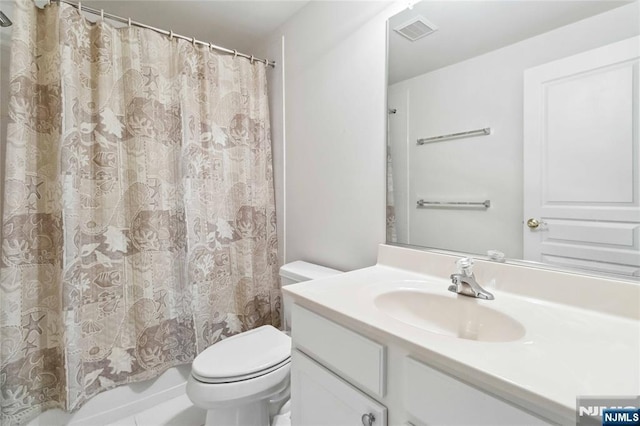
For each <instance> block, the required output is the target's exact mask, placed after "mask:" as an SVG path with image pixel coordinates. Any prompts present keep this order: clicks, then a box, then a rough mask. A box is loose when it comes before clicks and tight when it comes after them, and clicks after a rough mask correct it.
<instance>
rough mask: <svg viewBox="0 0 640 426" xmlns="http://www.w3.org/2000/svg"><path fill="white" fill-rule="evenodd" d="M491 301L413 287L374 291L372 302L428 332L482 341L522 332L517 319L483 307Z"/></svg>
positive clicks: (500, 339) (517, 335)
mask: <svg viewBox="0 0 640 426" xmlns="http://www.w3.org/2000/svg"><path fill="white" fill-rule="evenodd" d="M490 303H491V302H487V301H483V300H479V299H474V298H471V297H466V296H455V295H453V294H452V296H448V295H447V296H443V295H438V294H434V293H430V292H427V291H420V290H417V289H413V288H408V289H407V288H405V289H395V290H392V291H387V292H384V293H381V294H378V295H377V296H376V297H375V298H374V304H375V306H376V307H377V308H378V309H379V310H381V311H383V312H384V313H385V314H387V315H389V316H390V317H392V318H395V319H396V320H398V321H401V322H403V323H405V324H409V325H411V326H413V327H417V328H420V329H423V330H426V331H429V332H432V333H437V334H441V335H445V336H450V337H455V338H459V339H467V340H477V341H483V342H510V341H514V340H518V339H520V338H521V337H523V336H524V334H525V329H524V327H523V326H522V324H520V323H519V322H518V321H516V320H515V319H513V318H511V317H510V316H508V315H505V314H503V313H501V312H498V311H496V310H494V309H491V308H489V307H487V305H488V304H490Z"/></svg>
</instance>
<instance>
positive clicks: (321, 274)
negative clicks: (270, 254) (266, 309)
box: [280, 260, 342, 332]
mask: <svg viewBox="0 0 640 426" xmlns="http://www.w3.org/2000/svg"><path fill="white" fill-rule="evenodd" d="M341 273H342V271H338V270H336V269H331V268H327V267H325V266H320V265H315V264H313V263H308V262H303V261H301V260H296V261H295V262H291V263H287V264H286V265H282V267H280V282H281V283H282V286H283V287H284V286H286V285H289V284H296V283H300V282H303V281H311V280H319V279H320V278H326V277H331V276H333V275H337V274H341ZM284 330H285V331H286V332H289V331H290V330H291V300H289V298H288V297H286V296H285V297H284Z"/></svg>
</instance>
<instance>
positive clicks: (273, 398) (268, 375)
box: [187, 261, 341, 426]
mask: <svg viewBox="0 0 640 426" xmlns="http://www.w3.org/2000/svg"><path fill="white" fill-rule="evenodd" d="M340 273H341V272H340V271H336V270H335V269H329V268H325V267H323V266H319V265H314V264H311V263H307V262H302V261H297V262H292V263H288V264H286V265H284V266H282V267H281V268H280V277H281V280H282V285H283V286H285V285H289V284H294V283H298V282H302V281H309V280H316V279H320V278H324V277H328V276H332V275H336V274H340ZM284 319H285V330H289V327H290V323H291V310H290V303H289V301H288V300H285V301H284ZM290 363H291V338H290V337H289V336H288V335H287V334H285V333H283V332H282V331H280V330H278V329H276V328H274V327H272V326H270V325H265V326H262V327H258V328H256V329H253V330H249V331H245V332H244V333H240V334H237V335H235V336H232V337H229V338H227V339H225V340H223V341H220V342H218V343H216V344H214V345H212V346H210V347H208V348H207V349H205V350H204V351H203V352H202V353H201V354H200V355H198V356H197V357H196V359H195V360H194V361H193V365H192V367H191V376H190V377H189V380H188V381H187V395H188V396H189V398H190V399H191V401H192V402H193V404H194V405H195V406H197V407H200V408H204V409H205V410H207V421H206V423H205V424H206V426H240V425H252V426H269V424H270V419H271V416H272V415H273V414H275V412H277V410H278V409H279V408H280V406H282V405H283V404H284V403H285V402H286V401H287V400H288V399H289V371H290Z"/></svg>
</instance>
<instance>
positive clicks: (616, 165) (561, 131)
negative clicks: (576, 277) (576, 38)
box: [523, 37, 640, 276]
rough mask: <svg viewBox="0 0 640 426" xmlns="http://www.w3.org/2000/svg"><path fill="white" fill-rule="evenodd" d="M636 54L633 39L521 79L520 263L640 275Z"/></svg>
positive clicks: (639, 40) (639, 41) (638, 46)
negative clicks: (530, 221) (531, 225)
mask: <svg viewBox="0 0 640 426" xmlns="http://www.w3.org/2000/svg"><path fill="white" fill-rule="evenodd" d="M639 52H640V37H633V38H630V39H627V40H623V41H621V42H618V43H613V44H610V45H607V46H604V47H601V48H598V49H594V50H590V51H587V52H584V53H581V54H578V55H575V56H570V57H568V58H564V59H561V60H558V61H554V62H551V63H549V64H545V65H541V66H539V67H535V68H531V69H529V70H527V71H525V75H524V214H525V216H524V218H523V224H524V225H523V228H524V258H525V259H526V260H533V261H538V262H547V263H552V264H557V265H562V266H574V267H587V268H588V269H591V270H597V271H601V272H608V273H615V274H622V275H627V276H640V245H639V244H640V243H639V232H638V229H640V228H639V227H640V179H639V161H640V150H639V145H638V123H639V121H640V120H639V110H638V87H639V86H638V66H639V65H638V63H639ZM529 218H535V219H537V220H538V222H540V226H538V227H535V228H529V227H528V226H527V224H526V223H527V220H528V219H529ZM534 226H535V224H534Z"/></svg>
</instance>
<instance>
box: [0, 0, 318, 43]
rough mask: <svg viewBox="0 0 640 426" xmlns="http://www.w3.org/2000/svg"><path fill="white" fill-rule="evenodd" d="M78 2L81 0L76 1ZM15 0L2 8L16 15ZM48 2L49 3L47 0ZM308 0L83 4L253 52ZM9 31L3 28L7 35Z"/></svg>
mask: <svg viewBox="0 0 640 426" xmlns="http://www.w3.org/2000/svg"><path fill="white" fill-rule="evenodd" d="M74 1H77V0H74ZM11 3H12V2H11V1H7V0H0V10H2V11H4V12H5V13H6V14H7V15H8V16H9V18H11V17H12V14H11V13H10V12H11V9H12V7H11V6H12V5H11ZM45 3H46V2H45ZM307 3H308V0H305V1H303V0H289V1H276V0H253V1H245V0H236V1H220V0H201V1H191V0H167V1H145V0H126V1H125V0H100V1H97V0H84V1H83V2H82V4H83V5H87V6H88V7H92V8H94V9H104V11H105V12H108V13H111V14H114V15H118V16H122V17H125V18H128V17H130V18H131V19H132V20H134V21H138V22H141V23H144V24H148V25H151V26H154V27H157V28H162V29H165V30H167V31H169V30H173V31H174V32H175V33H177V34H182V35H185V36H188V37H195V38H196V39H198V40H202V41H207V42H211V43H214V44H217V45H218V46H223V47H226V48H229V49H237V50H238V51H240V52H243V53H247V54H253V53H255V52H254V50H255V46H256V44H258V43H259V42H260V41H262V40H263V39H264V38H266V37H267V36H268V35H269V34H271V33H272V32H273V31H275V30H276V29H277V28H278V27H279V26H280V25H282V24H283V23H284V22H285V21H286V20H287V19H289V18H290V17H291V16H293V15H294V14H295V13H296V12H298V11H299V10H300V9H302V8H303V7H304V6H305V5H306V4H307ZM8 32H9V31H7V30H5V29H2V30H0V37H1V38H3V39H4V38H6V34H7V33H8Z"/></svg>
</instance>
